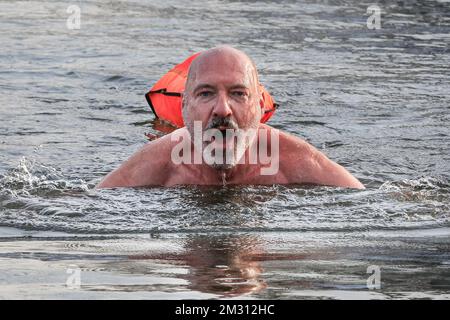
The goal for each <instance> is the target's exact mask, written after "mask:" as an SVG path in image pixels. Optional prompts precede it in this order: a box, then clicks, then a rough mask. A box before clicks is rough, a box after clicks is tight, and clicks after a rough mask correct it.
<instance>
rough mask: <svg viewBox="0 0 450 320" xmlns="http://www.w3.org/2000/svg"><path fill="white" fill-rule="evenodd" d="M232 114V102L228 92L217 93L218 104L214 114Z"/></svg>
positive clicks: (223, 116) (223, 115)
mask: <svg viewBox="0 0 450 320" xmlns="http://www.w3.org/2000/svg"><path fill="white" fill-rule="evenodd" d="M231 114H232V110H231V106H230V102H229V100H228V97H227V95H226V94H223V93H220V94H218V95H217V99H216V104H215V106H214V109H213V115H214V116H216V117H222V118H226V117H229V116H230V115H231Z"/></svg>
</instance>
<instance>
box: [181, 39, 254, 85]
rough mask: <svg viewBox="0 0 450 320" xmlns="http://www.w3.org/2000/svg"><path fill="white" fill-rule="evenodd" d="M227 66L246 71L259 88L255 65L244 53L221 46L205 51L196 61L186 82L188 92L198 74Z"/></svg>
mask: <svg viewBox="0 0 450 320" xmlns="http://www.w3.org/2000/svg"><path fill="white" fill-rule="evenodd" d="M218 64H225V65H229V66H233V67H235V68H241V69H242V70H245V72H246V73H247V75H250V77H249V78H250V79H251V80H252V82H253V83H252V84H253V85H255V86H256V87H258V84H259V79H258V72H257V70H256V65H255V63H254V62H253V61H252V60H251V59H250V57H249V56H247V55H246V54H245V53H244V52H242V51H240V50H238V49H235V48H233V47H231V46H219V47H215V48H212V49H209V50H206V51H203V52H202V53H201V54H200V55H199V56H198V57H197V58H195V59H194V61H193V62H192V64H191V66H190V68H189V73H188V77H187V80H186V90H189V89H190V88H191V85H192V83H193V82H194V81H195V79H196V77H197V74H198V72H201V71H202V69H203V70H204V69H205V68H213V67H214V66H215V65H216V66H217V65H218Z"/></svg>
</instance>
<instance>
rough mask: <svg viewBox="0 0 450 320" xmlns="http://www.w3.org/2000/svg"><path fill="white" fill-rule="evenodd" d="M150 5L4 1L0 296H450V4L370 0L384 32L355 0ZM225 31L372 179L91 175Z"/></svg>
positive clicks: (285, 104) (124, 153) (132, 143)
mask: <svg viewBox="0 0 450 320" xmlns="http://www.w3.org/2000/svg"><path fill="white" fill-rule="evenodd" d="M151 3H153V2H151V1H78V2H73V3H67V2H62V1H61V2H59V1H46V2H41V1H1V2H0V43H1V50H0V298H21V297H25V298H55V297H56V298H81V299H87V298H152V299H165V298H175V299H177V298H224V297H240V298H250V299H253V298H280V299H300V298H324V299H328V298H337V299H343V298H362V299H377V298H388V299H389V298H406V299H413V298H447V299H448V298H450V250H449V249H450V222H449V217H450V170H449V169H450V145H449V135H450V130H449V129H448V126H449V125H448V124H449V122H450V53H449V46H450V2H448V1H407V0H405V1H379V2H378V5H379V6H380V7H381V9H382V13H381V27H382V28H381V29H380V30H369V29H368V28H367V26H366V19H367V17H368V14H367V13H366V10H367V7H368V6H370V5H371V4H372V2H364V1H363V2H360V1H339V0H336V1H331V0H330V1H315V2H313V1H245V2H244V1H208V2H206V1H205V2H203V1H191V2H189V3H188V2H185V1H165V2H164V3H158V4H156V2H154V4H151ZM70 4H77V5H79V6H80V8H81V29H80V30H69V29H67V27H66V20H67V17H68V16H69V14H68V13H67V12H66V9H67V7H68V6H69V5H70ZM224 43H226V44H231V45H234V46H236V47H238V48H240V49H242V50H244V51H246V52H247V53H248V54H249V55H250V56H251V57H252V58H254V60H255V61H256V64H257V66H258V67H259V71H260V74H261V82H262V83H263V84H264V85H265V86H266V88H267V89H268V90H269V91H270V92H271V93H272V95H273V96H274V98H275V99H276V101H277V102H278V103H279V104H280V105H281V107H280V110H278V111H277V113H276V114H275V115H274V117H273V118H272V119H271V120H270V121H269V124H271V125H273V126H275V127H277V128H280V129H282V130H285V131H287V132H290V133H293V134H296V135H298V136H301V137H303V138H304V139H306V140H307V141H309V142H310V143H311V144H313V145H314V146H316V147H318V148H319V149H320V150H322V151H324V152H325V153H326V154H327V155H328V156H329V157H330V158H331V159H333V160H335V161H336V162H338V163H340V164H342V165H344V166H345V167H346V168H347V169H348V170H349V171H350V172H352V173H353V174H354V175H355V176H356V177H357V178H359V179H360V180H361V181H362V182H363V183H364V184H365V185H366V186H367V189H366V190H364V191H355V190H344V189H336V188H329V187H301V186H289V187H288V186H265V187H259V186H258V187H256V186H246V187H224V188H197V187H179V188H172V189H162V188H153V189H124V190H94V189H93V187H94V186H95V184H96V183H98V182H99V181H100V179H101V178H102V177H103V176H104V175H105V174H107V173H108V172H110V171H111V170H112V169H113V168H115V167H117V166H118V165H119V164H120V163H121V162H122V161H123V160H124V159H126V158H127V157H128V156H129V155H130V154H132V153H133V152H134V151H135V150H137V149H138V148H139V147H141V146H142V145H144V144H145V143H146V139H145V136H144V133H146V132H151V133H157V131H156V129H155V128H154V124H155V122H154V121H153V120H154V117H153V115H152V114H151V112H150V110H149V108H148V106H147V105H146V102H145V99H144V96H143V94H144V93H145V92H146V91H147V90H148V89H149V87H150V86H151V85H152V84H153V83H154V82H155V81H156V80H158V79H159V77H161V76H162V75H163V74H164V73H165V72H166V71H168V70H169V69H170V68H171V67H172V66H173V65H174V64H176V63H178V62H181V61H182V60H183V59H185V58H186V57H188V56H189V55H190V54H192V53H194V52H197V51H200V50H203V49H207V48H210V47H213V46H215V45H219V44H224ZM369 266H375V267H379V269H380V280H381V288H380V289H375V290H369V289H368V288H367V283H366V281H367V278H368V277H369V276H370V274H368V273H367V268H368V267H369ZM68 268H72V269H73V268H79V269H80V270H81V286H80V287H79V288H72V289H71V287H70V286H69V287H67V286H66V281H67V278H68V276H69V275H68V273H67V269H68Z"/></svg>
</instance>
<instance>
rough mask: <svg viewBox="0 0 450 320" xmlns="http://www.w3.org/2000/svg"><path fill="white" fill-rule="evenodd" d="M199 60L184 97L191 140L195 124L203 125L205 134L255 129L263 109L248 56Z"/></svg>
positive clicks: (222, 56)
mask: <svg viewBox="0 0 450 320" xmlns="http://www.w3.org/2000/svg"><path fill="white" fill-rule="evenodd" d="M198 59H199V61H196V62H194V63H195V64H193V66H192V67H191V68H194V70H192V72H191V73H190V75H191V78H190V79H189V81H188V83H187V87H186V91H185V93H184V97H183V99H184V101H183V117H184V122H185V124H186V127H187V129H188V130H189V132H190V133H191V136H192V135H193V124H194V121H201V123H202V129H203V131H205V130H208V129H211V128H217V129H219V130H221V131H222V130H225V129H243V130H247V129H256V128H257V127H258V125H259V122H260V119H261V116H262V113H261V112H262V109H261V107H260V103H259V102H260V92H259V89H258V83H257V77H256V71H255V70H254V68H253V65H252V63H251V61H250V60H249V59H248V58H246V57H245V56H240V55H236V54H235V55H233V54H223V53H214V54H211V55H208V56H206V57H202V56H199V58H198ZM235 147H236V146H235ZM224 148H226V145H224Z"/></svg>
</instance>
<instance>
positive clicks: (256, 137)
mask: <svg viewBox="0 0 450 320" xmlns="http://www.w3.org/2000/svg"><path fill="white" fill-rule="evenodd" d="M260 99H261V89H260V86H259V80H258V73H257V70H256V67H255V64H254V63H253V62H252V60H251V59H250V58H249V57H248V56H247V55H246V54H245V53H243V52H241V51H239V50H237V49H234V48H232V47H229V46H220V47H216V48H213V49H210V50H207V51H204V52H203V53H201V54H200V55H199V56H198V57H197V58H195V60H194V61H193V62H192V64H191V66H190V68H189V74H188V77H187V81H186V86H185V91H184V92H183V95H182V113H183V120H184V123H185V124H186V126H185V127H183V128H180V129H177V130H175V131H173V132H172V133H170V134H167V135H165V136H163V137H161V138H159V139H156V140H153V141H150V142H149V143H147V144H146V145H145V146H144V147H142V148H141V149H140V150H138V151H137V152H136V153H135V154H133V155H132V156H131V157H130V158H129V159H128V160H127V161H125V162H124V163H123V164H122V165H121V166H120V167H119V168H117V169H115V170H114V171H112V172H111V173H109V174H108V175H107V176H106V177H105V178H104V179H103V180H102V181H101V182H100V183H99V184H98V186H97V188H114V187H143V186H166V187H170V186H175V185H224V184H233V185H239V184H246V185H249V184H250V185H272V184H309V185H326V186H336V187H346V188H357V189H364V186H363V185H362V184H361V182H359V181H358V180H357V179H356V178H355V177H353V176H352V175H351V174H350V173H349V172H348V171H347V170H346V169H345V168H343V167H342V166H340V165H338V164H337V163H335V162H333V161H331V160H330V159H328V158H327V157H326V156H325V155H324V154H323V153H322V152H320V151H319V150H317V149H316V148H314V147H313V146H311V145H310V144H309V143H307V142H306V141H304V140H302V139H300V138H298V137H295V136H293V135H291V134H288V133H285V132H282V131H281V130H277V129H275V128H273V127H270V126H268V125H266V124H262V123H260V119H261V117H262V116H263V112H264V110H263V107H261V104H260Z"/></svg>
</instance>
